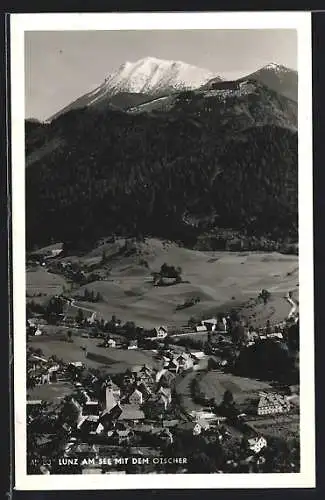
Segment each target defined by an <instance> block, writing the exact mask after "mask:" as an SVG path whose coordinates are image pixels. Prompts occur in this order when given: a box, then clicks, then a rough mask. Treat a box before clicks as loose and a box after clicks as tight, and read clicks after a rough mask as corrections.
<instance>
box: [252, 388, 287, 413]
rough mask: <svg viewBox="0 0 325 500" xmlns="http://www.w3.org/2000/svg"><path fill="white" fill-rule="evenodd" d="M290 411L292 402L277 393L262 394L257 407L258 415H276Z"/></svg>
mask: <svg viewBox="0 0 325 500" xmlns="http://www.w3.org/2000/svg"><path fill="white" fill-rule="evenodd" d="M289 410H290V402H289V400H288V398H287V397H286V396H282V395H281V394H275V393H262V394H261V396H260V399H259V402H258V405H257V415H274V414H277V413H286V412H288V411H289Z"/></svg>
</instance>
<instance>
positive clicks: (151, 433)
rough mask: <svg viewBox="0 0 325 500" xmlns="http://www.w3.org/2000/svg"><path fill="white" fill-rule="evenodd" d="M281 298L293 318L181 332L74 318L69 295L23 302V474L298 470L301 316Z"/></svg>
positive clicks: (213, 322) (234, 318)
mask: <svg viewBox="0 0 325 500" xmlns="http://www.w3.org/2000/svg"><path fill="white" fill-rule="evenodd" d="M269 295H270V293H269V292H268V291H267V290H262V291H261V292H260V297H259V299H260V300H261V301H262V302H263V301H265V302H266V301H267V300H268V297H269ZM94 300H96V298H94ZM286 300H287V301H288V303H289V305H290V306H291V307H290V308H289V309H290V310H289V313H288V316H287V317H286V318H284V320H283V321H282V322H281V323H277V324H271V323H270V322H269V321H268V322H266V324H265V326H264V327H262V328H258V329H255V328H253V327H252V326H250V325H249V324H247V322H245V321H243V320H242V319H241V317H240V314H238V313H236V312H235V311H229V312H228V313H225V314H219V315H216V316H215V317H211V318H206V319H202V320H201V321H197V322H193V320H192V321H189V324H188V325H186V326H184V327H183V328H177V329H176V328H175V327H173V326H172V325H171V326H168V325H159V326H157V327H156V328H153V329H145V328H142V327H138V326H136V325H135V324H134V323H131V322H125V323H123V322H122V321H121V320H120V319H118V318H117V317H116V316H112V318H111V319H110V320H104V319H103V318H102V317H97V314H96V312H92V313H90V312H88V313H87V314H85V311H87V310H86V309H85V311H83V309H82V307H78V311H77V313H76V314H74V315H71V316H69V314H67V313H66V312H65V313H63V311H64V310H65V311H66V309H67V306H70V308H71V305H73V304H74V299H73V298H71V297H67V296H66V295H64V294H59V295H55V296H54V297H53V298H52V299H51V301H50V302H49V306H48V307H47V309H46V310H42V308H39V309H37V308H32V309H28V307H27V323H26V333H27V441H28V450H29V451H28V473H30V474H38V473H42V474H71V473H72V474H73V473H75V474H79V473H82V474H90V473H106V474H111V473H124V474H128V473H141V472H150V473H167V472H173V473H191V472H216V473H226V472H276V471H278V470H281V472H283V471H288V472H295V471H298V470H299V377H298V376H297V370H295V366H294V364H292V359H296V357H297V350H298V345H299V313H298V305H297V303H296V302H295V301H294V300H293V299H292V296H291V294H290V292H289V293H288V294H287V295H286ZM88 301H89V297H88ZM35 309H36V311H35ZM37 311H38V312H37ZM254 356H255V357H254ZM261 359H262V360H263V359H269V360H271V361H272V362H273V365H272V362H271V363H269V366H266V365H268V363H267V362H266V363H264V366H262V364H263V363H260V364H261V367H260V368H259V364H258V363H259V360H261ZM256 360H257V361H258V362H257V361H256ZM255 361H256V362H255ZM271 365H272V366H271ZM263 370H264V371H265V372H264V371H263ZM288 438H290V439H288ZM279 450H280V451H279Z"/></svg>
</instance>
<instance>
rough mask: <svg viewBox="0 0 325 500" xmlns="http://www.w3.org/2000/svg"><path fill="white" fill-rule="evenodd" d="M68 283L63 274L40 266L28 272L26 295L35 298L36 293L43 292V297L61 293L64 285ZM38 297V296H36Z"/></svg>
mask: <svg viewBox="0 0 325 500" xmlns="http://www.w3.org/2000/svg"><path fill="white" fill-rule="evenodd" d="M66 285H67V282H66V280H65V279H64V277H63V276H59V275H58V274H53V273H49V272H48V271H47V270H46V269H44V268H42V267H39V268H36V269H33V270H29V271H27V273H26V295H27V297H31V298H33V299H34V297H33V296H34V295H37V294H42V295H43V297H42V299H43V300H44V297H45V299H46V298H50V297H53V295H56V294H60V293H62V291H63V287H64V286H66ZM36 298H37V297H36Z"/></svg>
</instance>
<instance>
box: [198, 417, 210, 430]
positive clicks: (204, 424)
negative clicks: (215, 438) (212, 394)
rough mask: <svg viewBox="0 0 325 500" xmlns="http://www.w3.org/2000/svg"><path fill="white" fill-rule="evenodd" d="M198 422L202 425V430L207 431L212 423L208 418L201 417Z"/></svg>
mask: <svg viewBox="0 0 325 500" xmlns="http://www.w3.org/2000/svg"><path fill="white" fill-rule="evenodd" d="M196 423H197V424H199V426H200V427H201V431H207V430H208V429H209V428H210V424H209V422H207V421H206V420H203V419H199V420H197V421H196Z"/></svg>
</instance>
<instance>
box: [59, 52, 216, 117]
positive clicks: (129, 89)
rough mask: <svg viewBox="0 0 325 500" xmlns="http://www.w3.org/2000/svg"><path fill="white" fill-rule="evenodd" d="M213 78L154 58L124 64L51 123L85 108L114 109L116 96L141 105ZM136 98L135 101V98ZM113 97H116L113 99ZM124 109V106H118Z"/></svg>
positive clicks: (177, 64) (181, 63) (173, 62)
mask: <svg viewBox="0 0 325 500" xmlns="http://www.w3.org/2000/svg"><path fill="white" fill-rule="evenodd" d="M212 76H214V77H215V75H214V74H213V73H212V72H211V71H209V70H207V69H202V68H198V67H196V66H192V65H190V64H186V63H184V62H181V61H166V60H162V59H157V58H154V57H146V58H144V59H140V60H139V61H136V62H134V63H131V62H125V63H124V64H122V65H121V66H120V67H119V68H118V70H117V71H115V72H114V73H112V74H110V75H108V77H107V78H106V79H105V81H104V82H103V83H102V84H101V85H100V86H99V87H97V88H96V89H94V90H92V91H91V92H88V93H87V94H85V95H83V96H81V97H79V98H78V99H76V100H75V101H74V102H72V103H71V104H69V105H68V106H66V107H65V108H63V109H62V110H60V111H59V112H58V113H56V114H55V115H53V116H52V117H51V119H52V120H53V119H55V118H58V116H61V115H62V114H64V113H66V112H68V111H71V110H73V109H79V108H82V107H86V106H100V105H103V104H107V103H111V104H113V105H115V103H116V96H117V95H119V96H120V99H119V101H120V100H121V96H124V100H125V99H126V100H128V102H130V104H131V105H133V106H134V105H136V104H139V103H140V101H141V102H144V101H143V100H142V99H143V98H142V96H144V100H147V101H148V100H150V98H153V97H157V96H161V95H167V94H169V93H171V92H174V91H179V90H183V89H194V88H197V87H200V85H202V84H203V83H204V82H206V81H208V80H209V79H210V78H212ZM137 95H138V96H139V98H138V99H137V97H136V96H137ZM113 96H115V97H113ZM118 107H121V109H125V106H124V105H123V106H118Z"/></svg>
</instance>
